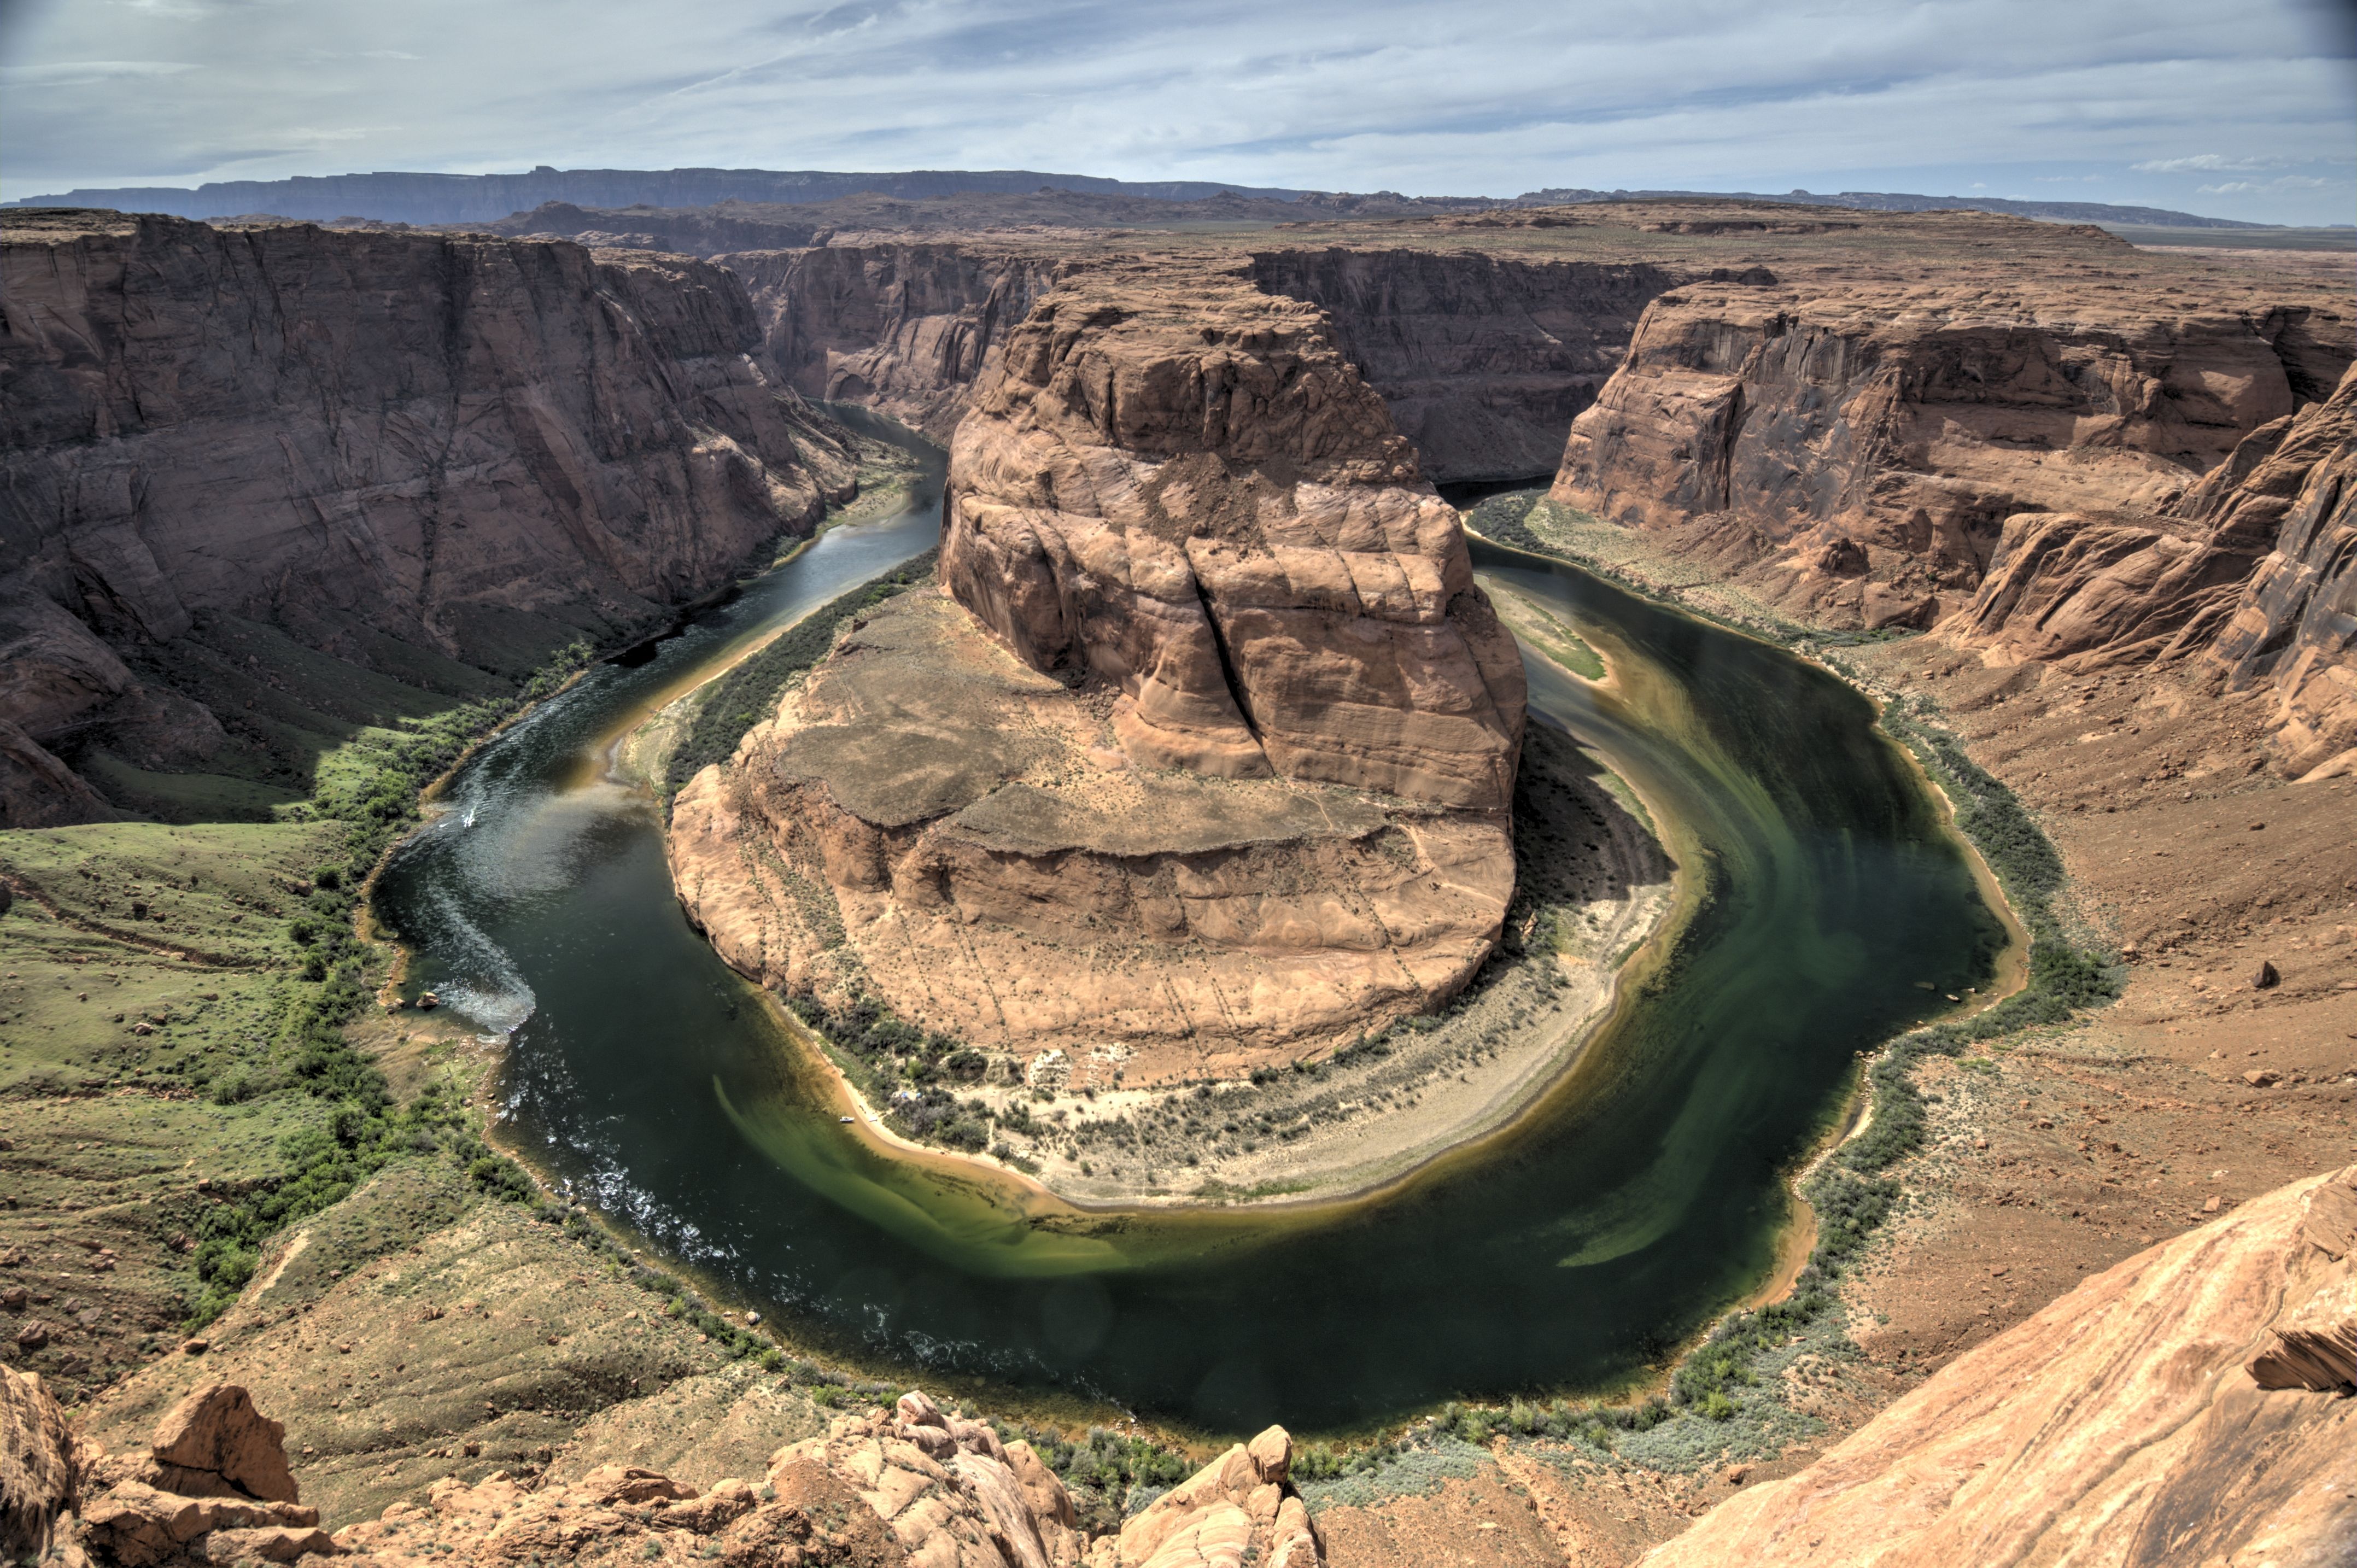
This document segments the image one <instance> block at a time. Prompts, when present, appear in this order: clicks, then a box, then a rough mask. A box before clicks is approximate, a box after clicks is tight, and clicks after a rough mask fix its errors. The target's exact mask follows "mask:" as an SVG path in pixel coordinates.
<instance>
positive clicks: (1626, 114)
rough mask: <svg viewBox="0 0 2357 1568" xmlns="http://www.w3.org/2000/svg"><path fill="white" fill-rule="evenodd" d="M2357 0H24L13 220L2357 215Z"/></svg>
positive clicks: (14, 47)
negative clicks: (594, 181)
mask: <svg viewBox="0 0 2357 1568" xmlns="http://www.w3.org/2000/svg"><path fill="white" fill-rule="evenodd" d="M2352 16H2357V6H2352V5H2350V4H2349V3H2347V0H2245V3H2244V4H2243V5H2219V4H2217V3H2216V0H1941V3H1937V4H1917V5H1907V4H1899V3H1892V0H1810V3H1805V4H1781V3H1774V0H1662V3H1658V4H1645V3H1643V0H1614V3H1611V4H1591V3H1589V0H1552V3H1547V4H1507V3H1499V0H1456V3H1454V4H1435V3H1433V0H1415V3H1413V4H1409V3H1403V0H1351V3H1349V4H1333V3H1329V0H1291V3H1288V4H1270V3H1269V0H1196V3H1194V4H1192V5H1184V6H1179V5H1136V4H1115V5H1103V4H1095V3H1090V0H1035V3H1029V4H1015V3H1007V0H972V3H967V4H949V3H941V0H847V3H844V4H816V3H813V4H792V3H783V4H781V3H777V0H695V3H694V4H692V5H651V4H647V3H646V0H627V3H615V0H590V3H575V4H556V3H554V0H370V3H367V4H354V3H351V0H0V196H6V197H16V196H24V195H30V194H34V193H38V192H41V191H48V190H59V189H63V188H68V187H70V186H104V185H136V184H156V185H195V184H197V183H199V182H200V181H203V180H207V179H243V178H259V179H267V178H277V177H284V176H286V175H291V174H333V173H340V172H344V171H346V170H353V169H395V168H398V169H433V170H445V171H450V172H457V173H476V172H483V171H489V170H521V169H524V168H529V167H530V166H533V165H535V164H543V163H545V164H553V165H556V166H560V167H586V166H605V167H624V168H663V167H671V166H681V165H699V166H726V167H762V168H845V169H897V168H1038V169H1051V170H1059V171H1065V172H1071V173H1081V174H1103V175H1113V176H1117V177H1125V178H1133V179H1168V178H1193V179H1225V180H1234V181H1240V182H1243V183H1246V184H1254V185H1286V186H1309V187H1317V188H1329V189H1346V190H1373V189H1393V190H1402V191H1406V192H1409V193H1411V194H1479V195H1509V196H1510V195H1514V194H1517V193H1519V192H1521V191H1524V190H1529V189H1534V188H1541V187H1545V186H1597V187H1604V188H1613V187H1629V188H1646V187H1674V188H1692V189H1753V190H1769V191H1780V190H1787V189H1791V188H1794V187H1801V188H1807V189H1811V190H1819V191H1833V190H1844V189H1879V190H1911V191H1922V192H1927V193H1930V194H1934V195H1947V194H1957V193H1964V194H1971V193H1975V192H1977V193H1985V194H1987V195H1991V196H2013V197H2021V198H2027V199H2045V200H2072V199H2078V200H2090V201H2115V202H2137V203H2146V204H2150V205H2155V206H2163V207H2174V208H2180V209H2189V210H2193V211H2198V212H2204V213H2211V214H2215V215H2217V216H2221V217H2231V218H2246V219H2255V220H2263V221H2270V222H2293V223H2318V222H2349V221H2352V220H2357V22H2352Z"/></svg>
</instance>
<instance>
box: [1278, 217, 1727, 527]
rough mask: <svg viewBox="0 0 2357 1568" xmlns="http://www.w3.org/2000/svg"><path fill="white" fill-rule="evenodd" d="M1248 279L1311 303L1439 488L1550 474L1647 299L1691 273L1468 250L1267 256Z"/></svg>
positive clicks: (1641, 265) (1335, 250)
mask: <svg viewBox="0 0 2357 1568" xmlns="http://www.w3.org/2000/svg"><path fill="white" fill-rule="evenodd" d="M1251 275H1252V278H1253V281H1254V283H1256V284H1258V285H1260V286H1261V287H1263V288H1265V289H1266V290H1268V291H1269V292H1270V293H1271V294H1282V295H1289V296H1291V297H1292V298H1295V299H1299V300H1304V301H1307V302H1308V303H1309V304H1311V305H1315V306H1318V307H1320V308H1321V309H1323V310H1325V311H1326V312H1328V313H1329V315H1330V316H1331V317H1332V318H1333V321H1334V334H1335V340H1336V345H1337V347H1339V348H1340V349H1341V351H1342V353H1343V355H1344V356H1345V357H1346V358H1347V359H1349V360H1351V363H1352V364H1354V365H1356V366H1357V367H1358V369H1359V371H1360V373H1361V374H1362V375H1364V376H1365V377H1366V378H1367V382H1368V384H1369V385H1371V386H1372V387H1373V388H1374V389H1375V391H1376V392H1378V393H1379V394H1381V396H1382V397H1383V402H1384V403H1386V404H1387V405H1389V407H1390V409H1391V415H1392V419H1393V422H1394V424H1397V425H1398V426H1399V430H1400V434H1401V435H1405V436H1406V437H1407V438H1408V440H1410V441H1411V442H1413V443H1414V444H1415V449H1416V453H1417V455H1418V456H1420V457H1421V458H1422V459H1423V463H1424V467H1425V471H1426V473H1428V474H1430V475H1431V476H1432V477H1433V478H1435V479H1437V480H1440V481H1443V482H1447V481H1451V480H1477V479H1501V478H1529V477H1531V476H1533V475H1539V474H1551V473H1553V472H1554V471H1555V465H1556V463H1557V461H1558V460H1559V459H1560V458H1561V457H1562V455H1563V443H1564V436H1565V433H1566V431H1567V430H1569V428H1570V426H1571V422H1572V420H1573V419H1574V418H1575V417H1576V416H1577V415H1578V414H1579V413H1581V411H1583V410H1584V409H1586V408H1587V406H1588V405H1589V404H1590V403H1594V402H1595V401H1596V394H1597V392H1598V389H1599V388H1601V387H1602V386H1603V385H1604V383H1605V382H1606V381H1607V380H1609V378H1610V376H1611V374H1612V372H1613V371H1614V370H1615V369H1617V368H1618V367H1619V365H1620V357H1621V355H1622V353H1623V352H1624V351H1626V349H1628V347H1629V339H1630V337H1631V334H1633V333H1634V332H1635V330H1636V326H1637V320H1638V317H1640V316H1641V315H1642V314H1643V312H1644V308H1645V306H1647V305H1648V304H1650V303H1651V302H1652V300H1653V298H1654V297H1655V296H1656V295H1661V294H1663V293H1665V292H1667V291H1668V290H1669V289H1670V288H1672V287H1674V286H1675V285H1678V284H1680V283H1683V282H1685V281H1686V280H1688V279H1690V278H1692V277H1694V276H1695V275H1696V269H1695V268H1693V267H1691V266H1678V265H1674V264H1673V265H1667V266H1664V265H1657V264H1653V263H1645V262H1637V263H1595V262H1551V261H1541V260H1534V259H1529V258H1523V257H1517V256H1488V255H1482V254H1480V253H1478V252H1437V251H1418V250H1406V249H1402V250H1370V249H1357V248H1345V247H1342V246H1333V247H1329V248H1325V249H1320V250H1306V249H1304V250H1290V249H1288V250H1267V251H1258V252H1254V255H1253V258H1252V274H1251Z"/></svg>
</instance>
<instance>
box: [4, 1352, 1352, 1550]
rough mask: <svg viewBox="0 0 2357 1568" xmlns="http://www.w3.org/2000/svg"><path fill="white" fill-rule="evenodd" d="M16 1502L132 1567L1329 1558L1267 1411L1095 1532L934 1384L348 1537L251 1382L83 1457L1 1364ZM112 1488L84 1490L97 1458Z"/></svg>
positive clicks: (1051, 1479) (475, 1499) (495, 1493)
mask: <svg viewBox="0 0 2357 1568" xmlns="http://www.w3.org/2000/svg"><path fill="white" fill-rule="evenodd" d="M0 1434H5V1436H6V1437H7V1438H8V1440H9V1443H8V1446H7V1448H6V1450H5V1455H0V1464H5V1468H0V1488H5V1489H0V1504H5V1514H4V1515H0V1520H5V1528H6V1530H7V1531H8V1534H7V1536H6V1537H5V1544H6V1545H7V1547H8V1548H9V1550H10V1551H11V1553H12V1555H16V1554H24V1555H33V1554H38V1553H39V1552H43V1551H45V1550H47V1549H48V1548H49V1546H50V1545H51V1543H52V1541H58V1542H59V1543H60V1544H62V1546H63V1548H64V1550H65V1551H66V1552H67V1554H68V1560H69V1561H72V1560H74V1559H75V1557H76V1556H77V1555H79V1556H80V1558H81V1560H84V1561H89V1562H94V1563H98V1564H101V1565H113V1568H167V1565H178V1564H194V1563H231V1562H252V1561H253V1560H255V1559H260V1560H262V1561H264V1562H274V1563H291V1562H294V1561H296V1559H298V1558H301V1557H305V1556H319V1557H333V1556H340V1557H346V1558H349V1559H350V1561H351V1562H352V1563H355V1564H356V1565H360V1568H365V1565H368V1564H384V1565H386V1568H395V1565H422V1564H427V1563H462V1564H465V1563H480V1564H485V1565H490V1564H500V1563H629V1564H640V1563H681V1564H686V1563H705V1562H710V1561H713V1560H718V1561H721V1562H723V1563H729V1564H732V1565H735V1568H792V1565H794V1564H807V1565H811V1568H816V1565H819V1564H832V1565H840V1568H890V1565H895V1564H899V1563H910V1564H917V1565H920V1568H1079V1565H1080V1564H1081V1563H1083V1562H1085V1563H1088V1564H1089V1568H1148V1565H1151V1568H1242V1565H1243V1564H1244V1563H1255V1564H1261V1565H1264V1568H1315V1564H1317V1563H1319V1562H1320V1561H1322V1559H1321V1557H1320V1554H1319V1552H1318V1537H1317V1532H1316V1530H1315V1529H1314V1528H1313V1527H1312V1526H1311V1524H1310V1522H1309V1516H1308V1511H1307V1509H1304V1507H1303V1506H1302V1502H1301V1498H1300V1497H1299V1495H1298V1494H1297V1493H1296V1492H1295V1491H1294V1489H1293V1487H1292V1485H1291V1483H1290V1481H1289V1480H1288V1478H1287V1474H1288V1470H1289V1467H1290V1465H1291V1461H1292V1455H1293V1443H1292V1439H1291V1438H1290V1437H1289V1436H1287V1434H1286V1432H1285V1429H1284V1428H1282V1427H1275V1426H1273V1427H1270V1428H1269V1429H1268V1430H1267V1431H1265V1432H1263V1433H1262V1434H1260V1435H1259V1436H1257V1437H1255V1438H1254V1439H1253V1440H1252V1442H1251V1443H1250V1444H1236V1445H1234V1446H1233V1447H1232V1448H1230V1449H1229V1450H1228V1451H1227V1452H1226V1453H1225V1454H1223V1455H1221V1456H1220V1457H1219V1458H1218V1459H1216V1460H1214V1461H1213V1462H1212V1463H1211V1465H1209V1466H1206V1467H1205V1468H1204V1469H1202V1470H1201V1471H1200V1472H1199V1473H1197V1474H1196V1475H1195V1476H1194V1477H1192V1478H1191V1479H1189V1480H1188V1481H1186V1482H1184V1483H1183V1484H1181V1485H1179V1486H1178V1487H1173V1488H1172V1489H1171V1490H1170V1491H1169V1492H1168V1493H1167V1494H1165V1495H1164V1496H1163V1497H1161V1498H1157V1499H1156V1501H1155V1502H1154V1503H1153V1505H1152V1506H1150V1507H1149V1508H1147V1509H1145V1510H1144V1511H1143V1512H1141V1513H1140V1514H1139V1515H1138V1516H1137V1517H1136V1518H1135V1519H1133V1520H1129V1521H1128V1522H1127V1523H1126V1524H1125V1525H1124V1526H1123V1528H1122V1529H1121V1530H1120V1531H1119V1533H1118V1534H1108V1535H1104V1536H1101V1537H1099V1538H1097V1539H1096V1540H1095V1541H1090V1540H1089V1539H1088V1537H1087V1536H1086V1535H1085V1534H1084V1533H1083V1532H1082V1530H1080V1529H1079V1528H1078V1522H1077V1516H1076V1514H1075V1513H1074V1510H1073V1508H1072V1500H1071V1497H1070V1496H1069V1495H1068V1494H1067V1493H1066V1491H1065V1490H1064V1484H1063V1482H1061V1481H1060V1480H1059V1479H1057V1477H1056V1475H1055V1473H1054V1472H1053V1471H1051V1470H1049V1468H1048V1466H1046V1465H1045V1464H1043V1463H1042V1462H1041V1461H1040V1459H1039V1455H1037V1454H1036V1453H1034V1452H1033V1451H1032V1449H1031V1446H1030V1444H1028V1443H1024V1442H1020V1441H1017V1442H1013V1443H1008V1442H1006V1441H1004V1440H1002V1439H1001V1438H1000V1436H999V1434H998V1433H997V1431H996V1429H995V1428H993V1427H992V1426H991V1425H990V1424H989V1423H985V1422H980V1421H973V1420H968V1419H966V1418H964V1417H963V1416H957V1415H952V1414H948V1413H946V1412H943V1411H942V1409H941V1407H940V1406H938V1405H937V1404H935V1403H934V1402H932V1401H931V1399H929V1398H928V1397H926V1396H925V1395H924V1394H923V1393H920V1392H912V1393H907V1394H903V1395H901V1396H900V1399H899V1403H898V1404H897V1405H896V1406H895V1407H894V1408H893V1409H891V1410H889V1411H886V1410H882V1409H877V1410H871V1411H868V1412H865V1413H861V1414H856V1415H848V1416H839V1417H837V1418H836V1419H835V1420H834V1423H833V1424H832V1425H831V1427H830V1428H829V1430H828V1432H827V1434H826V1435H825V1436H823V1437H813V1438H809V1439H806V1440H804V1441H802V1442H800V1443H795V1444H789V1445H788V1446H786V1447H784V1448H782V1449H780V1450H779V1451H778V1452H777V1453H776V1454H775V1455H772V1456H771V1458H770V1464H769V1467H768V1471H767V1474H766V1476H765V1477H763V1479H762V1480H761V1482H759V1484H758V1485H757V1484H755V1483H752V1482H748V1481H745V1480H740V1479H735V1478H726V1479H722V1480H720V1481H717V1482H716V1483H715V1484H714V1485H713V1486H712V1487H709V1488H708V1489H705V1488H699V1487H693V1486H689V1485H687V1484H685V1483H683V1482H680V1481H676V1480H673V1479H672V1478H671V1477H668V1476H665V1475H663V1474H662V1473H661V1472H659V1471H655V1470H651V1469H647V1468H644V1467H641V1466H632V1465H621V1464H605V1465H600V1466H597V1467H596V1468H595V1469H592V1470H591V1471H589V1472H588V1474H587V1475H586V1476H583V1477H580V1478H579V1479H578V1480H576V1481H572V1482H555V1481H546V1480H544V1479H542V1478H539V1477H529V1476H527V1477H513V1476H511V1475H509V1474H508V1473H507V1472H505V1471H500V1472H498V1473H495V1474H493V1475H491V1476H490V1477H487V1478H485V1479H483V1480H481V1481H478V1482H476V1483H475V1484H473V1485H471V1486H469V1485H468V1484H467V1483H466V1482H463V1481H460V1480H457V1479H456V1478H450V1479H446V1480H442V1481H439V1482H436V1484H435V1485H434V1487H432V1489H431V1491H430V1492H429V1494H428V1495H427V1497H426V1498H425V1501H424V1502H422V1503H418V1502H400V1503H395V1504H393V1506H392V1507H390V1508H388V1509H385V1510H384V1512H383V1515H382V1517H381V1518H379V1519H375V1520H366V1521H364V1522H361V1523H358V1524H354V1525H352V1526H350V1528H348V1529H345V1530H339V1531H338V1532H337V1533H336V1534H335V1535H333V1536H330V1535H329V1534H328V1532H327V1531H325V1530H321V1529H319V1528H318V1524H319V1520H318V1512H317V1509H310V1508H306V1507H304V1506H303V1505H302V1504H301V1503H300V1502H298V1501H297V1500H296V1488H295V1481H294V1477H293V1475H292V1473H291V1472H290V1471H289V1470H288V1468H287V1464H286V1455H285V1448H284V1443H283V1440H284V1436H285V1429H284V1428H283V1427H282V1426H280V1424H279V1423H277V1422H275V1421H272V1420H270V1419H268V1418H267V1417H265V1416H264V1415H262V1414H261V1412H258V1411H256V1410H255V1409H254V1408H253V1401H252V1400H251V1399H250V1398H249V1397H248V1396H247V1394H246V1391H245V1390H243V1389H242V1388H239V1387H236V1386H234V1385H231V1384H221V1383H214V1384H210V1385H207V1386H206V1387H203V1388H200V1389H198V1390H196V1391H194V1392H192V1393H190V1394H189V1395H188V1397H187V1398H185V1399H183V1400H182V1401H181V1402H179V1403H178V1405H176V1406H174V1407H173V1409H172V1410H171V1411H170V1412H168V1413H167V1415H166V1416H165V1418H164V1420H163V1422H162V1423H160V1424H159V1425H158V1426H157V1428H156V1437H155V1441H154V1443H153V1444H152V1445H151V1447H150V1449H149V1451H148V1453H147V1454H146V1455H144V1456H135V1457H124V1458H109V1457H107V1456H104V1455H86V1454H83V1453H81V1451H80V1450H79V1449H78V1448H77V1445H76V1443H75V1440H74V1438H73V1436H72V1434H71V1433H70V1431H69V1430H68V1429H67V1427H66V1424H65V1421H64V1418H63V1415H62V1414H61V1413H60V1412H59V1411H58V1408H57V1404H56V1402H55V1401H54V1400H51V1399H49V1398H48V1395H47V1393H46V1392H45V1391H42V1389H41V1387H40V1382H39V1380H38V1379H35V1378H26V1377H20V1376H19V1375H17V1374H16V1373H14V1372H9V1371H6V1370H5V1369H0ZM85 1466H86V1467H88V1468H89V1469H90V1470H91V1472H92V1473H93V1474H95V1475H96V1476H97V1477H99V1478H100V1479H101V1481H102V1482H106V1481H111V1482H112V1484H111V1485H107V1486H106V1487H105V1490H104V1491H102V1492H101V1493H99V1494H98V1495H97V1496H95V1497H92V1498H90V1499H89V1500H88V1501H80V1500H79V1499H78V1497H77V1493H76V1486H77V1480H78V1477H79V1474H80V1470H81V1467H85Z"/></svg>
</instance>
